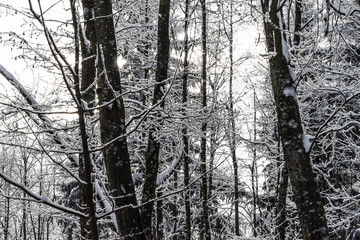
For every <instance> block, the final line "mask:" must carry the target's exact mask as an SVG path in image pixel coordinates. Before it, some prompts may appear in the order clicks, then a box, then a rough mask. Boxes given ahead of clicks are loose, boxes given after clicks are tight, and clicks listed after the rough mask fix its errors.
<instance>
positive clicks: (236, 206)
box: [229, 1, 240, 236]
mask: <svg viewBox="0 0 360 240" xmlns="http://www.w3.org/2000/svg"><path fill="white" fill-rule="evenodd" d="M233 43H234V30H233V2H232V1H231V2H230V33H229V45H230V46H229V49H230V50H229V51H230V78H229V102H230V103H229V105H230V109H229V111H230V134H229V136H230V138H229V142H230V148H231V158H232V163H233V168H234V212H235V235H236V236H240V222H239V170H238V163H237V158H236V135H235V133H236V125H235V114H234V98H233V78H234V54H233V51H234V44H233Z"/></svg>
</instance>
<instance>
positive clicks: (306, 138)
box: [301, 133, 311, 153]
mask: <svg viewBox="0 0 360 240" xmlns="http://www.w3.org/2000/svg"><path fill="white" fill-rule="evenodd" d="M301 138H302V141H303V145H304V149H305V152H307V153H308V152H309V151H310V147H311V142H310V136H308V135H306V134H304V133H303V134H302V137H301Z"/></svg>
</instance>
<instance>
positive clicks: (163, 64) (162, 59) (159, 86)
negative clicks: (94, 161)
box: [141, 0, 170, 239]
mask: <svg viewBox="0 0 360 240" xmlns="http://www.w3.org/2000/svg"><path fill="white" fill-rule="evenodd" d="M169 18H170V0H160V4H159V17H158V43H157V45H158V46H157V47H158V50H157V51H158V52H157V67H156V74H155V82H156V85H155V87H154V96H153V105H155V104H157V103H158V102H159V101H163V99H162V98H163V96H164V93H163V90H164V89H163V88H164V86H165V83H164V81H165V80H166V79H167V77H168V73H167V72H168V64H169V48H170V40H169ZM160 107H161V108H163V107H164V101H163V102H162V103H161V104H160ZM158 117H160V116H158ZM155 124H156V125H155V126H152V127H151V128H150V131H149V138H148V146H147V152H146V159H145V180H144V186H143V192H142V193H143V196H142V203H143V204H144V206H143V207H142V208H141V217H142V223H143V227H144V231H145V236H146V238H147V239H152V213H153V206H154V201H153V200H154V199H155V197H156V180H157V176H158V170H159V153H160V142H159V141H158V140H157V139H155V133H156V132H157V131H158V130H159V126H158V125H159V124H161V123H160V121H156V122H155Z"/></svg>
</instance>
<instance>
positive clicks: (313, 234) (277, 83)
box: [262, 1, 328, 240]
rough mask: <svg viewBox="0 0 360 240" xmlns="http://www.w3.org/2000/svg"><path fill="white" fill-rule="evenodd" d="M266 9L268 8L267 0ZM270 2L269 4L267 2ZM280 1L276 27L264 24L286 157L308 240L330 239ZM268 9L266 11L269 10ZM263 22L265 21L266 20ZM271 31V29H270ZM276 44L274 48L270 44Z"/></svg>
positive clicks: (274, 5) (274, 11)
mask: <svg viewBox="0 0 360 240" xmlns="http://www.w3.org/2000/svg"><path fill="white" fill-rule="evenodd" d="M262 4H263V10H264V9H266V8H267V9H269V8H268V4H269V3H268V2H267V3H264V2H262ZM266 4H267V6H266ZM279 5H280V4H279V2H278V1H272V2H271V6H270V11H269V13H270V19H271V23H272V24H273V26H274V27H269V25H267V24H265V26H264V29H265V34H266V40H267V46H268V50H269V51H272V50H273V51H275V53H276V55H275V56H274V57H271V58H270V60H269V63H270V78H271V83H272V88H273V92H274V97H275V103H276V110H277V115H278V122H279V128H280V129H279V135H280V137H281V143H282V148H283V152H284V160H285V161H286V164H287V167H288V171H289V177H290V180H291V184H292V189H293V192H294V199H295V202H296V206H297V210H298V214H299V220H300V224H301V229H302V235H303V238H304V239H305V240H315V239H328V227H327V223H326V217H325V211H324V207H323V205H322V199H321V197H320V193H319V190H318V187H317V185H316V182H315V177H314V173H313V171H312V166H311V163H310V155H309V153H308V152H307V151H308V148H307V145H308V140H307V137H306V135H305V133H304V130H303V127H302V122H301V116H300V111H299V103H298V100H297V96H296V92H295V83H294V81H295V79H294V77H293V73H292V69H290V67H289V66H288V64H289V61H290V56H289V52H288V49H287V47H286V40H285V36H284V35H283V34H284V33H283V32H282V27H283V26H282V24H280V23H282V15H281V9H278V8H279ZM266 12H267V11H264V14H266ZM264 22H266V21H265V20H264ZM269 31H271V32H269ZM271 47H273V48H271Z"/></svg>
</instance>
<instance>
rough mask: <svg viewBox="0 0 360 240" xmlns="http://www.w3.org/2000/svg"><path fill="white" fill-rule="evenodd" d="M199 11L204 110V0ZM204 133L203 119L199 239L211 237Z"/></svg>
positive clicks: (205, 104) (205, 60)
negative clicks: (200, 12) (200, 14)
mask: <svg viewBox="0 0 360 240" xmlns="http://www.w3.org/2000/svg"><path fill="white" fill-rule="evenodd" d="M200 2H201V11H202V27H201V41H202V77H201V78H202V85H201V96H202V108H203V110H204V111H206V108H207V90H206V80H207V75H206V70H207V69H206V66H207V41H206V38H207V29H206V0H201V1H200ZM206 133H207V122H206V120H204V122H203V123H202V126H201V134H202V137H201V143H200V147H201V151H200V162H201V174H202V181H201V197H202V216H201V226H202V228H201V230H200V239H206V240H209V239H211V236H210V224H209V213H208V198H207V197H208V182H207V181H208V178H207V174H206V171H207V170H206V169H207V167H206Z"/></svg>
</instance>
